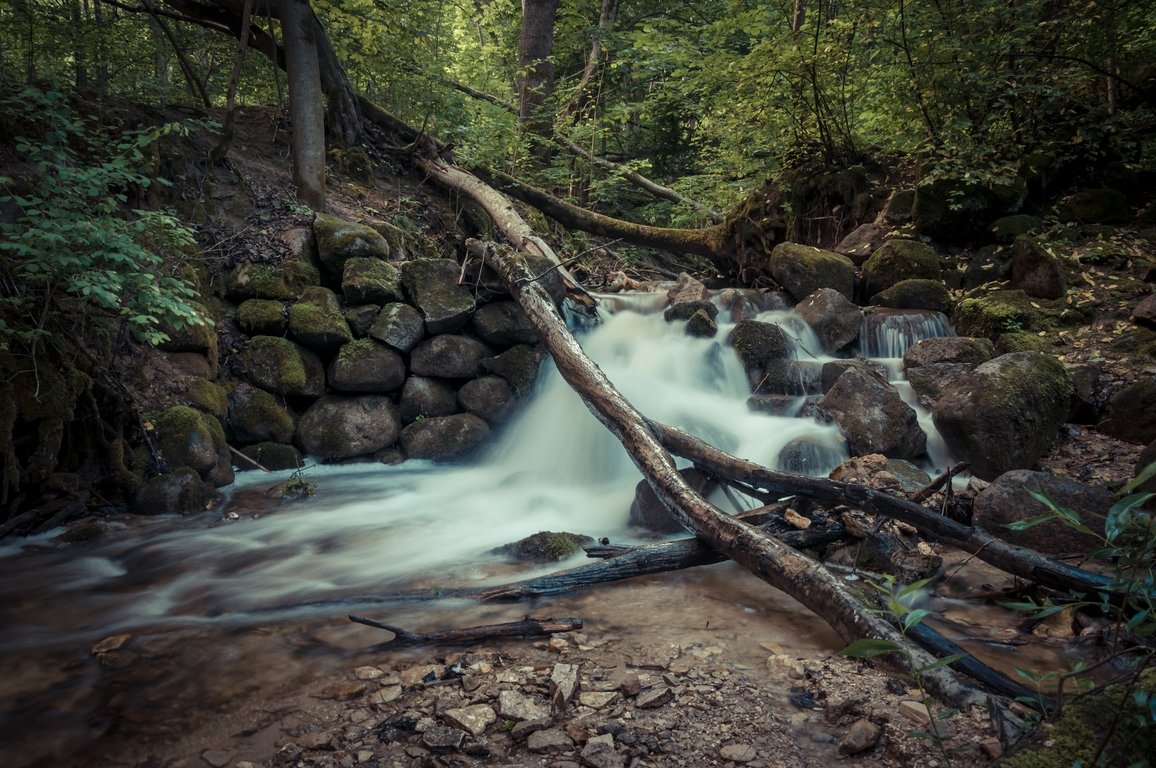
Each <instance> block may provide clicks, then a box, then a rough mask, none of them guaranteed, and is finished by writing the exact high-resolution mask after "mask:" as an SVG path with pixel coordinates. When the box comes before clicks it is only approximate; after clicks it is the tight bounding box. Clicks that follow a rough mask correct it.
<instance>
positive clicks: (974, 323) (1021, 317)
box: [951, 289, 1041, 340]
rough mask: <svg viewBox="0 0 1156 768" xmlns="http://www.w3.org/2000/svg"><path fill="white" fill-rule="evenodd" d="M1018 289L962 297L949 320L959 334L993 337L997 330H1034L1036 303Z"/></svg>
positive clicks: (1036, 314)
mask: <svg viewBox="0 0 1156 768" xmlns="http://www.w3.org/2000/svg"><path fill="white" fill-rule="evenodd" d="M1033 304H1034V303H1033V301H1032V298H1031V297H1030V296H1028V295H1027V294H1026V293H1024V292H1023V291H1021V290H1018V289H1016V290H999V291H992V292H990V293H987V294H980V295H977V296H971V297H968V298H965V299H963V301H961V302H959V304H958V306H956V308H955V313H954V314H953V315H952V318H951V321H952V324H953V325H954V326H955V330H956V332H957V333H959V334H960V335H961V336H975V337H976V338H986V339H993V340H994V339H996V338H997V337H998V336H999V335H1000V334H1001V333H1007V332H1015V331H1024V330H1035V329H1036V328H1037V327H1038V326H1039V325H1040V321H1041V316H1040V312H1039V311H1038V305H1033Z"/></svg>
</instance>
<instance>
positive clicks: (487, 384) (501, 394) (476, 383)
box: [458, 374, 515, 424]
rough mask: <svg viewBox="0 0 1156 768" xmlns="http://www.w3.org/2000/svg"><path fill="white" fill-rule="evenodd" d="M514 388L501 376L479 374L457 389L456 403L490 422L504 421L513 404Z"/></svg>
mask: <svg viewBox="0 0 1156 768" xmlns="http://www.w3.org/2000/svg"><path fill="white" fill-rule="evenodd" d="M514 400H515V396H514V388H513V387H511V386H510V384H509V382H507V381H506V380H505V379H503V378H502V377H501V376H495V375H492V374H491V375H489V376H481V377H479V378H476V379H472V380H470V381H467V382H466V383H465V384H463V385H462V388H461V389H459V390H458V403H459V404H460V405H461V406H462V408H463V409H464V410H465V411H466V412H467V413H472V414H474V415H475V416H478V417H481V418H483V419H485V420H486V421H487V422H489V423H490V424H497V423H498V422H502V421H505V420H506V418H507V417H508V416H509V415H510V411H511V409H512V407H513V405H514Z"/></svg>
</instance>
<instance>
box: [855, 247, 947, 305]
mask: <svg viewBox="0 0 1156 768" xmlns="http://www.w3.org/2000/svg"><path fill="white" fill-rule="evenodd" d="M915 279H926V280H943V268H942V266H941V265H940V262H939V256H938V255H937V254H936V253H935V250H934V249H932V247H931V246H930V245H927V244H926V243H921V242H919V241H918V240H901V239H894V240H888V241H887V242H885V243H884V244H883V245H881V246H879V247H878V248H877V249H876V250H875V252H874V253H873V254H871V258H869V259H867V261H865V262H864V263H863V293H864V294H866V295H867V296H874V295H875V294H877V293H879V292H880V291H885V290H887V289H888V288H890V287H891V286H893V285H895V284H896V283H898V282H900V281H901V280H915Z"/></svg>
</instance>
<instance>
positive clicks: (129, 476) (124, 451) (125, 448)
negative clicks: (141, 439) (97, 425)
mask: <svg viewBox="0 0 1156 768" xmlns="http://www.w3.org/2000/svg"><path fill="white" fill-rule="evenodd" d="M141 458H142V457H141V455H140V454H139V453H137V452H134V451H133V450H132V446H130V445H129V444H128V441H127V440H125V439H124V438H120V437H118V438H117V439H115V440H113V441H112V442H111V443H109V451H108V467H109V475H110V476H111V478H112V480H113V482H114V483H116V485H117V486H118V487H119V488H121V489H122V490H123V491H124V495H125V496H127V497H128V498H132V497H133V496H135V495H136V492H137V491H139V490H140V487H141V484H142V483H144V466H145V465H144V462H143V461H142V460H141Z"/></svg>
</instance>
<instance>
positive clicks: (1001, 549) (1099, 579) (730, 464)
mask: <svg viewBox="0 0 1156 768" xmlns="http://www.w3.org/2000/svg"><path fill="white" fill-rule="evenodd" d="M649 425H650V428H651V429H652V430H654V432H655V433H656V434H657V435H658V439H659V440H660V441H661V443H662V444H663V445H664V446H665V447H666V448H667V449H668V450H670V451H672V452H674V453H675V454H677V455H679V456H682V457H683V458H685V459H690V460H691V461H693V462H694V463H695V464H696V465H697V466H698V467H699V468H700V469H702V470H704V471H706V472H709V473H711V474H714V475H717V476H718V477H720V478H723V479H725V480H726V481H728V482H734V483H738V484H739V485H740V486H743V487H747V488H750V489H751V490H753V491H755V492H756V494H757V495H764V496H765V494H766V493H767V492H774V493H775V494H777V495H779V496H794V495H799V496H806V497H808V498H811V499H815V500H816V501H818V502H820V503H822V504H828V505H831V506H835V505H839V504H843V505H846V506H849V507H855V508H856V509H862V510H863V511H865V512H869V513H871V514H877V515H883V516H886V517H891V518H894V519H896V520H901V521H903V522H905V523H909V524H910V525H913V526H915V527H916V528H917V529H919V530H920V531H921V532H923V533H924V534H926V535H928V536H930V537H931V538H933V539H935V540H936V541H938V542H941V543H944V544H949V545H950V546H953V547H957V548H958V549H962V550H964V551H965V552H968V553H971V554H974V555H975V556H976V557H978V558H979V559H980V560H983V561H984V562H985V563H990V564H991V565H994V566H996V567H997V568H999V569H1001V570H1003V571H1005V572H1007V573H1010V574H1012V575H1015V576H1021V577H1023V578H1025V579H1029V580H1031V581H1033V582H1036V583H1038V584H1042V585H1044V586H1046V587H1051V588H1052V589H1058V590H1062V591H1065V592H1069V591H1071V592H1081V593H1085V594H1098V593H1100V592H1108V593H1111V592H1112V589H1111V586H1110V582H1109V580H1108V578H1107V577H1105V576H1102V575H1100V574H1098V573H1092V572H1090V571H1085V570H1083V569H1081V568H1075V567H1073V566H1070V565H1067V564H1066V563H1062V562H1060V561H1058V560H1051V559H1049V558H1047V557H1045V556H1044V555H1042V554H1040V553H1039V552H1036V551H1034V550H1030V549H1025V548H1024V547H1017V546H1014V545H1012V544H1008V543H1007V542H1006V541H1003V540H1002V539H998V538H996V537H995V536H992V535H991V534H990V533H987V532H986V531H984V530H982V529H979V528H973V527H969V526H966V525H963V524H961V523H958V522H956V521H955V520H952V519H951V518H949V517H945V516H943V515H937V514H935V513H933V512H931V511H929V510H928V509H926V508H924V507H922V506H920V505H919V504H916V503H915V502H913V501H909V500H907V499H904V498H901V497H899V496H892V495H891V494H889V493H884V492H882V491H876V490H874V489H872V488H866V487H863V486H860V485H850V484H848V483H841V482H838V481H835V480H827V479H825V478H819V477H804V476H802V475H788V474H784V473H782V472H775V471H774V470H771V469H767V468H766V467H762V466H759V465H758V464H755V463H753V462H750V461H746V460H744V459H738V458H735V457H734V456H731V455H729V454H727V453H725V452H723V451H720V450H719V449H717V448H715V447H714V446H712V445H710V444H708V443H705V442H703V441H702V440H699V439H698V438H696V437H693V436H691V435H688V434H687V433H686V432H683V431H681V430H678V429H674V428H673V427H668V426H666V425H664V424H659V423H657V422H649Z"/></svg>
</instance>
